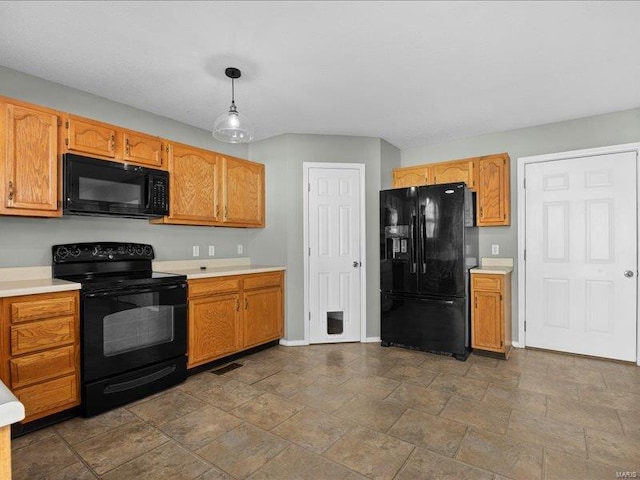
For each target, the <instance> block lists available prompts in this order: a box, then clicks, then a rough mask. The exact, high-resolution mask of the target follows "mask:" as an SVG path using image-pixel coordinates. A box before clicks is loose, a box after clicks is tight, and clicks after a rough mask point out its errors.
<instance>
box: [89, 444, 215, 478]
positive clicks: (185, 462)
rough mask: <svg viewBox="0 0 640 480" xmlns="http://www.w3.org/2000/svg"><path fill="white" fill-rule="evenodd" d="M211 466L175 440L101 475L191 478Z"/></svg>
mask: <svg viewBox="0 0 640 480" xmlns="http://www.w3.org/2000/svg"><path fill="white" fill-rule="evenodd" d="M210 468H211V465H209V464H208V463H206V462H204V461H202V460H201V459H199V458H198V457H196V456H195V455H193V454H192V453H190V452H189V451H187V450H185V449H184V448H183V447H181V446H179V445H178V444H177V443H175V442H167V443H165V444H163V445H161V446H159V447H158V448H155V449H153V450H151V451H150V452H148V453H145V454H144V455H141V456H139V457H137V458H134V459H133V460H131V461H129V462H127V463H125V464H124V465H121V466H119V467H117V468H115V469H113V470H111V471H110V472H108V473H106V474H105V475H103V476H102V479H103V480H123V479H139V478H150V479H151V478H152V479H153V480H193V479H195V478H197V477H198V476H200V475H201V474H202V473H204V472H206V471H207V470H209V469H210Z"/></svg>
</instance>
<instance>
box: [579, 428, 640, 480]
mask: <svg viewBox="0 0 640 480" xmlns="http://www.w3.org/2000/svg"><path fill="white" fill-rule="evenodd" d="M587 446H588V448H589V459H591V460H595V461H596V462H600V463H606V464H609V465H616V466H617V467H619V469H620V470H621V471H625V472H628V471H636V472H639V473H640V437H637V436H635V435H619V434H615V433H609V432H601V431H599V430H594V429H590V428H587Z"/></svg>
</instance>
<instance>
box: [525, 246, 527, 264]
mask: <svg viewBox="0 0 640 480" xmlns="http://www.w3.org/2000/svg"><path fill="white" fill-rule="evenodd" d="M524 261H525V262H526V261H527V249H526V248H525V249H524Z"/></svg>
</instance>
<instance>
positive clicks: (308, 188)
mask: <svg viewBox="0 0 640 480" xmlns="http://www.w3.org/2000/svg"><path fill="white" fill-rule="evenodd" d="M310 191H311V182H308V183H307V192H310Z"/></svg>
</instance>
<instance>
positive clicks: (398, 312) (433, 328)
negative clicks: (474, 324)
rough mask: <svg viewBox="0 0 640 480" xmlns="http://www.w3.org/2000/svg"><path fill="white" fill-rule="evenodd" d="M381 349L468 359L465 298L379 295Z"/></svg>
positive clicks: (467, 323) (467, 317)
mask: <svg viewBox="0 0 640 480" xmlns="http://www.w3.org/2000/svg"><path fill="white" fill-rule="evenodd" d="M380 305H381V310H382V318H381V332H380V333H381V334H380V338H381V340H382V345H383V346H389V345H396V346H400V347H408V348H413V349H416V350H423V351H427V352H433V353H441V354H443V353H444V354H452V355H453V356H454V357H455V358H456V359H458V360H466V358H467V356H468V355H469V328H468V325H469V320H468V319H469V316H468V314H469V312H468V310H469V308H468V300H467V299H466V298H450V299H441V298H427V297H412V296H409V295H401V294H393V293H384V292H383V293H382V294H381V298H380Z"/></svg>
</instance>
